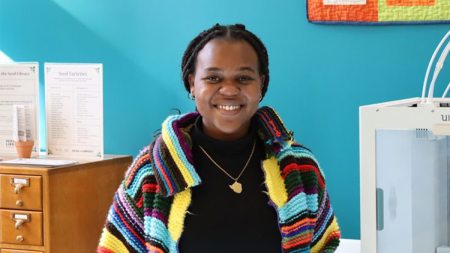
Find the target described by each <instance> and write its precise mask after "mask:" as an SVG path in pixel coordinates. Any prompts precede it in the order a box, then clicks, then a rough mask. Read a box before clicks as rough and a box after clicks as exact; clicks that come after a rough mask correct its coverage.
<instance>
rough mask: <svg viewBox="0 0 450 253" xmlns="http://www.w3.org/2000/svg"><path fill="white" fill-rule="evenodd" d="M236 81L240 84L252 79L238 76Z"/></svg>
mask: <svg viewBox="0 0 450 253" xmlns="http://www.w3.org/2000/svg"><path fill="white" fill-rule="evenodd" d="M237 80H238V81H239V82H240V83H248V82H251V81H253V80H254V78H253V77H251V76H247V75H243V76H238V78H237Z"/></svg>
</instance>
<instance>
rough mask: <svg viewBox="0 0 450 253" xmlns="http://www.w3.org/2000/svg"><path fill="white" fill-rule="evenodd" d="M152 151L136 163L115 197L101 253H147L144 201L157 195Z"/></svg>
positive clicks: (145, 150)
mask: <svg viewBox="0 0 450 253" xmlns="http://www.w3.org/2000/svg"><path fill="white" fill-rule="evenodd" d="M148 149H149V147H147V148H145V149H144V150H142V151H141V152H140V154H139V155H138V156H137V157H136V158H135V159H134V161H133V163H132V164H131V165H130V167H129V168H128V170H127V172H126V175H125V179H124V180H123V182H122V183H121V184H120V186H119V188H118V190H117V191H116V193H115V196H114V200H113V203H112V205H111V207H110V209H109V212H108V216H107V220H106V224H105V226H104V228H103V232H102V235H101V237H100V242H99V245H98V247H97V252H99V253H113V252H114V253H122V252H147V249H146V240H145V233H144V198H145V197H146V195H147V194H146V193H148V192H152V191H156V180H155V178H154V176H153V172H152V169H151V163H150V157H149V154H148V153H149V152H148ZM147 201H150V200H147Z"/></svg>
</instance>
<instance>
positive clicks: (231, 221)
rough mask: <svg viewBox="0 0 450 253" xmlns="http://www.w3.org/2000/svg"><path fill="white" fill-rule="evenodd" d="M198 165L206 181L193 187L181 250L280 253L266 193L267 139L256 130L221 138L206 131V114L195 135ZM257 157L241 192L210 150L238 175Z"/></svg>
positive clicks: (190, 252)
mask: <svg viewBox="0 0 450 253" xmlns="http://www.w3.org/2000/svg"><path fill="white" fill-rule="evenodd" d="M191 136H192V140H193V156H194V162H195V168H196V170H197V172H198V174H199V176H200V178H201V179H202V183H201V184H200V185H199V186H196V187H194V188H193V189H192V203H191V205H190V207H189V209H188V212H189V214H188V215H187V216H186V221H185V224H184V225H185V226H184V231H183V235H182V236H181V239H180V242H179V249H180V252H182V253H194V252H195V253H202V252H205V253H206V252H207V253H211V252H214V253H220V252H227V253H230V252H233V253H240V252H246V253H247V252H261V253H276V252H281V235H280V232H279V228H278V222H277V213H276V211H275V208H274V207H272V206H270V205H269V204H268V202H269V196H268V195H267V194H266V193H265V192H267V189H266V187H265V185H264V173H263V170H262V168H261V160H262V159H263V158H264V148H263V145H262V143H260V142H259V141H258V138H256V133H255V131H254V130H252V131H250V133H249V134H248V135H247V136H245V137H244V138H242V139H239V140H236V141H219V140H216V139H213V138H211V137H209V136H207V135H205V134H204V133H203V132H202V130H201V118H200V120H197V122H196V124H195V127H194V128H193V130H192V133H191ZM254 141H256V148H255V152H254V154H253V157H252V159H251V161H250V163H249V165H248V167H247V169H246V170H245V171H244V173H243V175H242V176H241V178H240V179H239V182H240V183H241V184H242V193H241V194H237V193H235V192H233V190H231V189H230V187H229V185H231V184H232V183H233V182H234V181H233V180H232V179H230V178H229V177H228V176H227V175H226V174H225V173H224V172H222V171H221V170H220V169H219V168H217V166H216V165H214V164H213V163H212V162H211V161H210V160H209V158H208V157H207V156H206V155H205V154H204V153H203V152H202V151H201V150H200V148H199V147H198V146H199V145H201V146H202V147H203V148H204V149H205V150H206V152H208V154H209V155H210V156H211V157H212V158H213V159H214V160H215V161H216V162H217V163H218V164H219V165H220V166H221V167H222V168H223V169H225V170H226V171H227V172H228V173H229V174H230V175H232V176H233V177H237V176H238V175H239V173H240V172H241V170H242V168H243V167H244V165H245V163H246V161H247V159H248V157H249V156H250V153H251V149H252V146H253V142H254Z"/></svg>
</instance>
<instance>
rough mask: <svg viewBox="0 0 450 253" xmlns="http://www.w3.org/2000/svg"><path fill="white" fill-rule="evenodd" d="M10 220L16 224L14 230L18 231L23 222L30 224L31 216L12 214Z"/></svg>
mask: <svg viewBox="0 0 450 253" xmlns="http://www.w3.org/2000/svg"><path fill="white" fill-rule="evenodd" d="M12 219H13V221H15V222H16V225H15V227H16V229H17V230H18V229H20V227H21V226H22V225H23V224H24V223H25V222H30V221H31V216H30V214H24V213H13V214H12Z"/></svg>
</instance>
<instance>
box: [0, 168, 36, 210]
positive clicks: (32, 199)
mask: <svg viewBox="0 0 450 253" xmlns="http://www.w3.org/2000/svg"><path fill="white" fill-rule="evenodd" d="M0 208H10V209H23V210H42V178H41V177H40V176H28V175H8V174H0Z"/></svg>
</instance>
